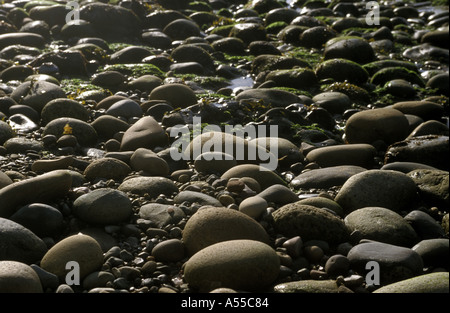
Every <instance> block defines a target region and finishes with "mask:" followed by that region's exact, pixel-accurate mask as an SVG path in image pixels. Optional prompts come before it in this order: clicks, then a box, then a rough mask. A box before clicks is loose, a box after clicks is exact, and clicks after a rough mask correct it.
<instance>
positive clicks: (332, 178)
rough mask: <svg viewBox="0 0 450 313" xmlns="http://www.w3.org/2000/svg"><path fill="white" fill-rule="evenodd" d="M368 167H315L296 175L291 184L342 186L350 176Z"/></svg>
mask: <svg viewBox="0 0 450 313" xmlns="http://www.w3.org/2000/svg"><path fill="white" fill-rule="evenodd" d="M366 170H367V169H365V168H363V167H360V166H354V165H341V166H332V167H327V168H319V169H313V170H309V171H306V172H303V173H301V174H300V175H298V176H296V177H295V178H294V179H293V180H292V181H291V182H290V186H291V187H293V188H296V189H297V188H304V189H308V188H319V189H322V188H330V187H333V186H342V185H343V184H344V183H345V182H346V181H347V180H348V179H349V178H350V177H352V176H353V175H355V174H358V173H361V172H364V171H366Z"/></svg>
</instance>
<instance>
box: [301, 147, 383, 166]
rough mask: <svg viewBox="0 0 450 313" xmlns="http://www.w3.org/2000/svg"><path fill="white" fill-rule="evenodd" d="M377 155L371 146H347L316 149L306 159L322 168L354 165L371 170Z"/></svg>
mask: <svg viewBox="0 0 450 313" xmlns="http://www.w3.org/2000/svg"><path fill="white" fill-rule="evenodd" d="M376 153H377V150H376V149H375V148H374V147H373V146H372V145H370V144H363V143H361V144H346V145H335V146H328V147H320V148H316V149H314V150H312V151H311V152H309V153H308V154H307V155H306V159H307V161H309V162H315V163H317V164H318V165H319V166H320V167H331V166H339V165H354V166H361V167H365V168H370V167H371V166H373V165H374V157H375V155H376Z"/></svg>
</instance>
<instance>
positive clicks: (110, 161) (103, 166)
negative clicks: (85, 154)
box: [84, 157, 131, 180]
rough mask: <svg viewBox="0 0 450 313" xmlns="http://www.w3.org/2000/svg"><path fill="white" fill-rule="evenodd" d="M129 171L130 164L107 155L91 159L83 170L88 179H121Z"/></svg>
mask: <svg viewBox="0 0 450 313" xmlns="http://www.w3.org/2000/svg"><path fill="white" fill-rule="evenodd" d="M130 172H131V168H130V166H129V165H128V164H126V163H125V162H124V161H121V160H119V159H115V158H110V157H107V158H101V159H97V160H94V161H92V163H91V164H89V165H88V166H87V167H86V169H85V170H84V176H85V177H86V178H87V179H88V180H94V179H96V178H104V179H123V178H124V177H126V176H127V175H128V174H129V173H130Z"/></svg>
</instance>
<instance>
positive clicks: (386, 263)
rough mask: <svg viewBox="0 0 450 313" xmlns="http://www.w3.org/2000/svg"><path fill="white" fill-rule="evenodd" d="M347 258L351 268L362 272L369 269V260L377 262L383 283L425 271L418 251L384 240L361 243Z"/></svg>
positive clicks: (351, 250)
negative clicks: (383, 241) (367, 267)
mask: <svg viewBox="0 0 450 313" xmlns="http://www.w3.org/2000/svg"><path fill="white" fill-rule="evenodd" d="M347 258H348V259H349V261H350V268H351V269H353V270H355V271H356V272H358V273H362V274H363V273H366V271H367V269H366V265H367V262H370V261H375V262H377V263H378V265H379V270H380V271H379V273H380V283H381V284H382V285H384V284H390V283H394V282H397V281H400V280H404V279H408V278H411V277H414V276H417V275H420V274H422V273H423V261H422V258H421V257H420V255H419V254H418V253H417V252H415V251H413V250H411V249H409V248H405V247H400V246H396V245H391V244H387V243H382V242H365V243H360V244H358V245H356V246H354V247H353V248H352V249H350V251H349V252H348V254H347Z"/></svg>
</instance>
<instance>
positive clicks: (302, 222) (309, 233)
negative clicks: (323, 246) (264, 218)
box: [272, 202, 349, 244]
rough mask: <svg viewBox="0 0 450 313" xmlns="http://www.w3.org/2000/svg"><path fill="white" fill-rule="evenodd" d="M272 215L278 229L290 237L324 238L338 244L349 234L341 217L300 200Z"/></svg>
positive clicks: (304, 238)
mask: <svg viewBox="0 0 450 313" xmlns="http://www.w3.org/2000/svg"><path fill="white" fill-rule="evenodd" d="M272 217H273V223H274V226H275V228H276V229H277V231H279V232H280V233H282V234H283V235H285V236H288V237H295V236H300V237H301V238H302V240H304V241H308V240H324V241H326V242H329V243H332V244H338V243H341V242H344V241H346V240H347V239H348V236H349V231H348V229H347V227H346V226H345V224H344V221H343V220H342V219H341V218H339V217H337V216H336V215H335V214H333V213H331V212H329V211H327V210H324V209H322V208H318V207H314V206H311V205H306V204H301V203H299V202H295V203H290V204H287V205H284V206H282V207H281V208H279V209H277V210H276V211H275V212H274V213H273V214H272Z"/></svg>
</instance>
